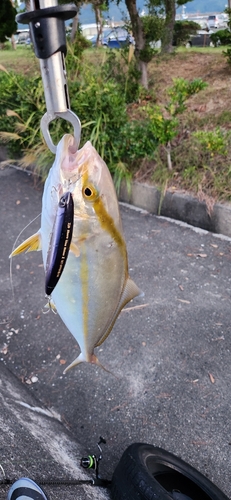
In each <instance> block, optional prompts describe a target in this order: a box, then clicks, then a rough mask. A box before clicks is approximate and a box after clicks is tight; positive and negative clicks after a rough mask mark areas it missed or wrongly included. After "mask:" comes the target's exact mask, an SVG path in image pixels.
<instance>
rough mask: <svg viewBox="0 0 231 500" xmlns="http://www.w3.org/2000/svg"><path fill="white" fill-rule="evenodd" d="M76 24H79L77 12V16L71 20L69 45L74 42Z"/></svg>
mask: <svg viewBox="0 0 231 500" xmlns="http://www.w3.org/2000/svg"><path fill="white" fill-rule="evenodd" d="M78 24H79V11H78V12H77V14H76V15H75V17H74V18H73V21H72V27H71V37H70V40H71V43H73V42H74V39H75V35H76V31H77V29H78Z"/></svg>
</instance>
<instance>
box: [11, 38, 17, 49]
mask: <svg viewBox="0 0 231 500" xmlns="http://www.w3.org/2000/svg"><path fill="white" fill-rule="evenodd" d="M11 47H12V49H13V50H16V42H15V38H14V35H11Z"/></svg>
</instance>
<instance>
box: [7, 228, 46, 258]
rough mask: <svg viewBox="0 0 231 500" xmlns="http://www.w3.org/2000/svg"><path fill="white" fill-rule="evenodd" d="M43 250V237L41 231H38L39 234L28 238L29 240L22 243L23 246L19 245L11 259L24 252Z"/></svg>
mask: <svg viewBox="0 0 231 500" xmlns="http://www.w3.org/2000/svg"><path fill="white" fill-rule="evenodd" d="M41 248H42V245H41V235H40V231H38V232H37V233H35V234H33V235H32V236H30V238H27V240H25V241H23V243H21V245H19V246H18V247H17V248H15V249H14V250H13V252H12V253H11V254H10V257H14V256H15V255H18V254H20V253H23V252H34V251H37V250H41Z"/></svg>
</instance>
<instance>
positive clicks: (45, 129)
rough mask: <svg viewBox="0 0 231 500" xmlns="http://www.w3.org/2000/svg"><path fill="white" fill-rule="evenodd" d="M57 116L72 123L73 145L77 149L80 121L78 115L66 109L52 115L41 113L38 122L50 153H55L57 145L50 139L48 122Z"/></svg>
mask: <svg viewBox="0 0 231 500" xmlns="http://www.w3.org/2000/svg"><path fill="white" fill-rule="evenodd" d="M57 117H58V118H63V119H64V120H66V121H68V122H70V123H71V125H73V128H74V138H75V147H76V151H77V149H78V147H79V143H80V135H81V122H80V120H79V118H78V116H77V115H76V114H75V113H73V111H71V110H70V109H68V110H67V111H64V112H63V113H54V114H53V115H51V114H50V113H48V112H47V113H45V115H43V117H42V119H41V122H40V126H41V130H42V133H43V137H44V139H45V141H46V143H47V146H48V148H49V149H50V151H51V152H52V153H54V154H55V153H56V150H57V146H56V145H55V144H54V143H53V141H52V139H51V135H50V132H49V124H50V123H51V122H52V121H53V120H55V119H56V118H57Z"/></svg>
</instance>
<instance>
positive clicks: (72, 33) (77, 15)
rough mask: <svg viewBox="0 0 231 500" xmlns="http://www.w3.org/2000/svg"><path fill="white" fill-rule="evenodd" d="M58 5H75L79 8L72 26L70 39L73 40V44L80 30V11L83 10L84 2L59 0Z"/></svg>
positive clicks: (81, 0) (80, 0)
mask: <svg viewBox="0 0 231 500" xmlns="http://www.w3.org/2000/svg"><path fill="white" fill-rule="evenodd" d="M58 3H59V4H65V3H68V4H69V3H73V4H74V5H75V6H76V7H77V13H76V15H75V17H74V18H73V21H72V25H71V37H70V40H71V43H73V42H74V40H75V36H76V32H77V30H78V24H79V13H80V9H81V6H82V5H83V3H84V0H72V2H70V0H59V2H58Z"/></svg>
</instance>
